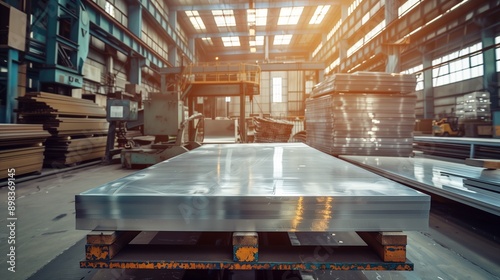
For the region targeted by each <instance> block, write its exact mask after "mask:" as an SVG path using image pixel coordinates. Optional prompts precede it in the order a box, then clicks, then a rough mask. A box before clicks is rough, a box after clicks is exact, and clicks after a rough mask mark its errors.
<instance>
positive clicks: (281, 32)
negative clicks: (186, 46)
mask: <svg viewBox="0 0 500 280" xmlns="http://www.w3.org/2000/svg"><path fill="white" fill-rule="evenodd" d="M323 33H325V32H324V31H323V30H322V29H319V28H318V29H302V30H267V31H256V32H255V35H257V36H269V35H302V34H323ZM233 36H235V37H240V36H241V37H245V36H250V35H249V34H248V31H246V32H245V31H243V32H218V33H197V34H190V35H189V37H190V38H217V37H233Z"/></svg>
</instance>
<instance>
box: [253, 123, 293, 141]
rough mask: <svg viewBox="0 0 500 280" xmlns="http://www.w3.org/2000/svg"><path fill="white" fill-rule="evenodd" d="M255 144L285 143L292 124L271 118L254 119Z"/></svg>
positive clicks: (288, 137) (290, 132)
mask: <svg viewBox="0 0 500 280" xmlns="http://www.w3.org/2000/svg"><path fill="white" fill-rule="evenodd" d="M253 123H254V125H255V134H254V142H255V143H286V142H288V140H289V139H290V135H291V134H292V129H293V123H291V122H288V121H284V120H275V119H272V118H260V117H254V118H253Z"/></svg>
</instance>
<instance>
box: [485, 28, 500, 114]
mask: <svg viewBox="0 0 500 280" xmlns="http://www.w3.org/2000/svg"><path fill="white" fill-rule="evenodd" d="M489 27H490V25H489V24H488V22H484V23H483V24H482V30H481V41H482V43H483V49H485V50H484V51H483V88H484V89H485V90H487V91H488V92H489V93H490V102H491V105H490V110H491V112H494V111H498V110H500V100H499V99H500V96H499V92H498V75H497V66H496V61H497V57H496V54H495V49H496V48H495V47H494V46H495V31H494V29H493V28H489Z"/></svg>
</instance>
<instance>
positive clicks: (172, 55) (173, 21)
mask: <svg viewBox="0 0 500 280" xmlns="http://www.w3.org/2000/svg"><path fill="white" fill-rule="evenodd" d="M168 22H169V23H170V25H171V26H172V29H173V30H176V28H177V11H170V13H169V14H168ZM168 62H169V63H170V64H171V65H172V66H173V67H177V66H179V65H178V63H177V62H178V54H177V46H176V45H175V44H171V45H169V46H168Z"/></svg>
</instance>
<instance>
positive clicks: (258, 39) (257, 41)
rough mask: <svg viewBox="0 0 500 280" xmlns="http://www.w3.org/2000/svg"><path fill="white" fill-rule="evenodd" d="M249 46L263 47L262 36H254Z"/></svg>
mask: <svg viewBox="0 0 500 280" xmlns="http://www.w3.org/2000/svg"><path fill="white" fill-rule="evenodd" d="M250 46H251V47H254V46H264V36H255V40H254V41H252V40H250Z"/></svg>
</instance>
